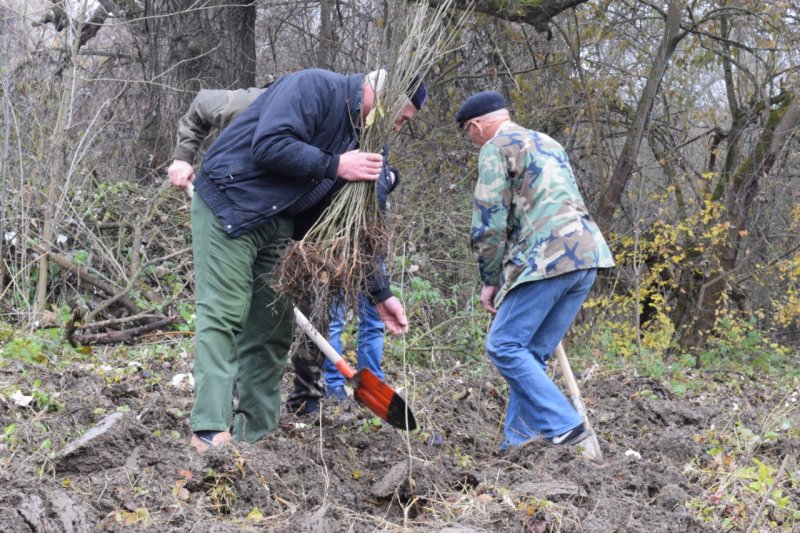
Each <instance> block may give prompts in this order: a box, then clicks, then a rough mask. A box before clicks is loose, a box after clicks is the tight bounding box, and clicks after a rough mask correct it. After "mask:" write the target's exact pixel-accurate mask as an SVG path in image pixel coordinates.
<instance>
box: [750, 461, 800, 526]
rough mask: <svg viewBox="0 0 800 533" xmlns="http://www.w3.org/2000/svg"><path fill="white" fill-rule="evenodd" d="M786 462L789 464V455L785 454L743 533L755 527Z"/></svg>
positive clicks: (781, 475)
mask: <svg viewBox="0 0 800 533" xmlns="http://www.w3.org/2000/svg"><path fill="white" fill-rule="evenodd" d="M788 464H789V456H788V455H785V456H784V457H783V462H781V467H780V468H779V469H778V473H777V474H776V475H775V479H774V480H773V481H772V484H771V485H770V486H769V489H767V491H766V492H765V493H764V496H763V497H762V498H761V505H759V506H758V510H757V511H756V514H755V516H753V520H752V521H751V522H750V525H749V526H748V527H747V530H746V531H745V533H750V532H751V531H753V529H754V528H755V527H756V524H757V523H758V519H759V518H761V513H763V512H764V508H765V507H766V506H767V502H768V501H769V499H770V497H771V496H772V491H773V490H775V487H776V486H777V485H778V482H779V481H780V480H781V477H783V473H784V472H785V471H786V465H788Z"/></svg>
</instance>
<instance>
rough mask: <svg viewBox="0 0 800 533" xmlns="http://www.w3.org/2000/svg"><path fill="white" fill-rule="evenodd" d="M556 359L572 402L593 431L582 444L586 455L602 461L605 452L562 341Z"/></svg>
mask: <svg viewBox="0 0 800 533" xmlns="http://www.w3.org/2000/svg"><path fill="white" fill-rule="evenodd" d="M556 360H557V361H558V364H559V365H560V366H561V375H562V376H563V377H564V381H565V382H566V384H567V391H568V392H569V396H570V399H571V400H572V404H573V405H574V406H575V410H576V411H578V414H579V415H580V417H581V418H582V419H583V424H584V425H585V426H586V429H588V430H589V431H591V433H592V434H591V435H590V436H589V438H587V439H586V440H585V441H583V442H582V443H581V446H583V448H584V450H585V455H586V456H587V457H590V458H592V459H594V460H596V461H602V460H603V452H602V450H600V441H598V440H597V435H595V433H594V430H593V429H592V425H591V424H590V423H589V417H588V415H587V414H586V406H585V405H583V399H582V398H581V391H579V390H578V383H577V382H576V381H575V375H574V374H573V373H572V367H570V366H569V361H567V354H566V352H564V346H563V345H562V344H561V343H560V342H559V343H558V346H556Z"/></svg>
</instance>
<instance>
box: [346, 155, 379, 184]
mask: <svg viewBox="0 0 800 533" xmlns="http://www.w3.org/2000/svg"><path fill="white" fill-rule="evenodd" d="M382 168H383V156H382V155H381V154H374V153H372V152H361V151H359V150H351V151H349V152H345V153H343V154H342V155H340V156H339V168H338V169H337V171H336V175H337V176H339V177H340V178H342V179H343V180H347V181H374V180H376V179H378V176H380V175H381V169H382Z"/></svg>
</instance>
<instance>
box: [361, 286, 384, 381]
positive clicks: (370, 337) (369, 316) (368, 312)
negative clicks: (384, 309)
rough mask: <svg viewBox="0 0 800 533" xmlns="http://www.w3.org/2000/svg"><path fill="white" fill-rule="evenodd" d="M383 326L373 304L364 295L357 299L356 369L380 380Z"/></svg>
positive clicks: (382, 375)
mask: <svg viewBox="0 0 800 533" xmlns="http://www.w3.org/2000/svg"><path fill="white" fill-rule="evenodd" d="M383 338H384V326H383V321H382V320H381V317H380V316H379V315H378V310H377V309H376V308H375V304H373V303H372V301H371V300H370V299H369V298H368V297H367V296H366V295H364V294H361V295H359V297H358V368H368V369H369V370H370V371H371V372H372V373H373V374H375V375H376V376H378V377H379V378H380V379H383V378H384V374H383V368H382V367H381V361H382V360H383Z"/></svg>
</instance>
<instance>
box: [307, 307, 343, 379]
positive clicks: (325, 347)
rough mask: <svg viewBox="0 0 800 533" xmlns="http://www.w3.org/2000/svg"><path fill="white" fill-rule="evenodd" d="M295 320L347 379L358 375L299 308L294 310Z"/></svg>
mask: <svg viewBox="0 0 800 533" xmlns="http://www.w3.org/2000/svg"><path fill="white" fill-rule="evenodd" d="M294 318H295V320H296V321H297V325H298V326H300V327H301V328H302V330H303V331H304V332H305V333H306V335H308V336H309V338H310V339H311V340H312V341H314V344H316V345H317V347H318V348H319V349H320V351H321V352H322V353H324V354H325V357H327V358H328V359H329V360H330V362H331V363H333V364H334V365H336V368H337V369H338V370H339V372H341V373H342V375H343V376H344V377H346V378H347V379H352V378H353V376H355V375H356V372H355V370H353V367H352V366H350V363H348V362H347V361H346V360H345V358H344V357H342V356H341V355H339V353H338V352H337V351H336V350H335V349H334V348H333V346H331V343H329V342H328V339H326V338H325V337H324V336H323V335H322V334H321V333H320V332H319V331H317V328H315V327H314V325H313V324H311V322H309V320H308V319H307V318H306V315H304V314H303V313H302V312H300V310H299V309H298V308H297V307H295V308H294Z"/></svg>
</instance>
